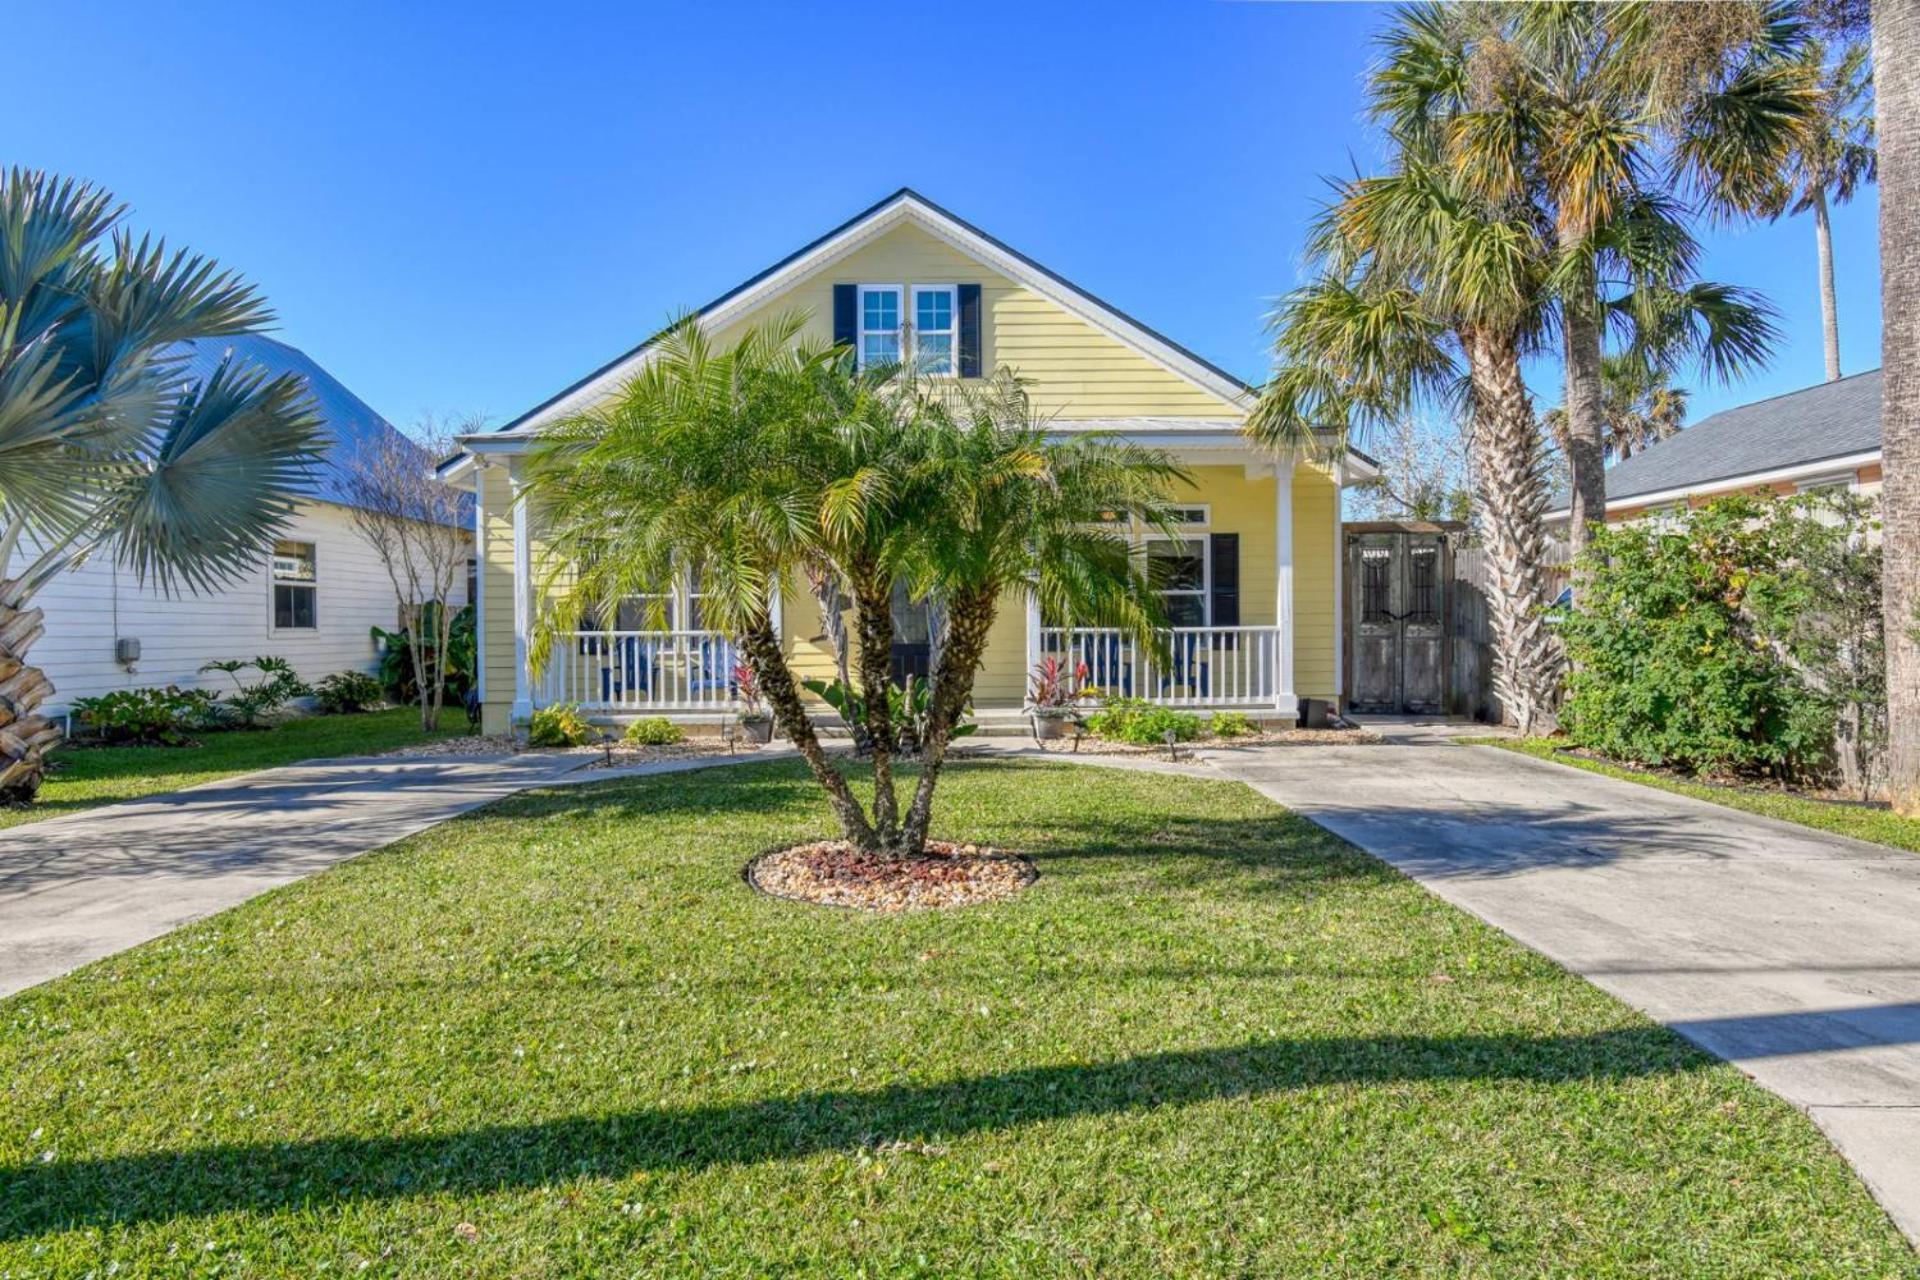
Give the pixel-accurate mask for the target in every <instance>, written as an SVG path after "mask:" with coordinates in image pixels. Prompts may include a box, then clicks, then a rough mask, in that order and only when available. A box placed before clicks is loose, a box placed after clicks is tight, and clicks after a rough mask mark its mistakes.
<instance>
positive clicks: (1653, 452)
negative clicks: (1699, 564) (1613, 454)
mask: <svg viewBox="0 0 1920 1280" xmlns="http://www.w3.org/2000/svg"><path fill="white" fill-rule="evenodd" d="M1879 449H1880V371H1879V370H1878V369H1871V370H1868V371H1867V372H1866V373H1856V374H1853V375H1852V376H1850V377H1846V378H1840V379H1837V380H1835V381H1833V382H1822V383H1819V384H1817V385H1815V386H1811V387H1803V388H1801V389H1800V390H1798V391H1789V392H1787V393H1785V394H1784V395H1777V396H1773V397H1770V398H1769V399H1766V400H1756V401H1754V402H1753V403H1752V404H1743V405H1738V406H1736V407H1734V408H1732V409H1722V410H1721V411H1720V412H1719V413H1716V414H1713V415H1712V416H1710V417H1706V418H1702V419H1701V420H1700V421H1699V422H1696V423H1695V424H1694V425H1692V426H1690V427H1688V428H1687V429H1686V430H1685V431H1682V432H1680V433H1679V434H1678V435H1674V436H1671V437H1669V438H1668V439H1665V440H1662V441H1661V442H1660V443H1659V444H1656V445H1653V446H1652V447H1651V448H1648V449H1647V450H1645V451H1644V452H1642V453H1636V454H1635V455H1633V456H1632V457H1631V458H1628V459H1627V460H1626V461H1625V462H1622V463H1620V464H1619V465H1618V466H1614V467H1609V468H1608V469H1607V473H1606V476H1607V503H1608V505H1612V504H1613V503H1616V502H1621V501H1624V500H1626V499H1630V498H1640V497H1646V496H1648V495H1651V494H1665V493H1668V492H1670V491H1673V490H1693V489H1702V488H1707V487H1709V486H1724V485H1726V484H1727V483H1728V482H1730V481H1737V480H1740V479H1742V478H1744V477H1747V476H1756V475H1762V474H1766V473H1769V472H1774V471H1782V470H1787V469H1791V468H1797V467H1809V466H1814V465H1816V464H1818V463H1821V462H1826V461H1829V460H1838V459H1841V458H1848V457H1853V456H1855V455H1858V454H1863V453H1877V452H1879ZM1569 504H1570V499H1569V497H1568V495H1567V494H1566V493H1564V492H1562V493H1558V494H1555V495H1554V499H1553V502H1552V503H1551V504H1550V505H1551V507H1552V509H1553V514H1558V513H1560V512H1562V511H1565V510H1566V509H1567V507H1568V506H1569Z"/></svg>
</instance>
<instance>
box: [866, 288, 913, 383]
mask: <svg viewBox="0 0 1920 1280" xmlns="http://www.w3.org/2000/svg"><path fill="white" fill-rule="evenodd" d="M870 293H890V294H892V295H893V300H894V309H893V314H894V319H895V321H896V325H895V327H894V328H892V329H869V328H867V295H868V294H870ZM907 305H908V301H907V289H906V286H905V285H899V284H863V285H860V286H859V287H858V289H857V290H856V294H855V297H854V311H855V313H856V314H855V317H854V320H855V324H854V346H853V353H854V356H855V359H856V362H857V363H858V365H859V367H860V368H862V369H864V368H866V367H867V335H868V334H888V333H890V334H892V335H893V340H894V345H895V347H896V349H897V350H898V351H899V353H900V359H901V361H902V362H903V363H904V362H905V361H906V359H907V356H908V352H907Z"/></svg>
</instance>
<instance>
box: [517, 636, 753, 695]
mask: <svg viewBox="0 0 1920 1280" xmlns="http://www.w3.org/2000/svg"><path fill="white" fill-rule="evenodd" d="M738 656H739V655H738V650H737V648H736V647H735V645H734V643H733V641H732V640H730V639H728V638H727V637H726V636H725V635H724V634H722V633H721V632H718V631H565V632H561V633H560V634H559V635H556V636H555V637H554V638H553V648H552V650H551V652H550V653H549V655H548V658H547V667H546V670H545V671H544V672H542V673H541V675H540V678H539V682H538V684H537V686H536V687H537V688H538V689H539V704H540V705H541V706H551V705H552V704H554V703H556V702H576V703H578V704H580V706H581V708H582V709H584V710H587V711H598V712H628V711H633V712H655V711H713V712H725V711H733V710H737V709H738V699H737V697H736V693H737V689H736V687H735V684H734V679H733V665H734V662H735V660H736V658H737V657H738Z"/></svg>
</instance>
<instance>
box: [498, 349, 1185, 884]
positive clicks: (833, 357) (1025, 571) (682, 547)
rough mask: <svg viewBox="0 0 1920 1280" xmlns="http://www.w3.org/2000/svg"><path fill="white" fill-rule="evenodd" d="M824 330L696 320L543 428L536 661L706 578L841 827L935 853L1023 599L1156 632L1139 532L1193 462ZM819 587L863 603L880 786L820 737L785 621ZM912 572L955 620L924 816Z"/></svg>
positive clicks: (919, 592) (860, 842) (706, 599)
mask: <svg viewBox="0 0 1920 1280" xmlns="http://www.w3.org/2000/svg"><path fill="white" fill-rule="evenodd" d="M804 327H805V321H804V318H803V317H800V316H787V317H783V318H779V319H776V320H773V321H769V322H767V323H766V324H763V325H760V326H757V327H755V328H753V329H751V330H749V331H748V332H747V333H746V334H745V335H744V336H743V337H742V338H741V339H740V340H739V341H738V342H737V343H736V344H734V345H732V346H730V347H727V348H724V349H722V348H719V347H716V346H715V345H714V344H713V343H712V342H711V341H710V339H709V338H708V337H707V336H706V335H705V334H704V333H703V332H702V331H701V329H700V327H699V325H698V323H697V322H696V321H687V322H684V323H682V324H680V325H678V326H676V327H675V328H674V329H673V330H672V331H670V332H669V333H668V334H667V335H665V336H664V337H663V338H662V339H661V340H660V341H659V342H658V343H657V344H656V346H655V348H654V350H653V352H652V356H651V359H650V360H649V363H648V365H647V367H646V369H645V371H644V372H643V373H642V374H641V375H640V376H639V377H638V378H636V379H635V380H634V381H633V382H632V383H630V384H629V385H628V386H627V387H626V388H625V390H624V391H623V392H622V393H621V394H620V395H619V396H618V397H617V398H615V399H614V400H613V401H612V402H611V403H609V404H608V405H606V406H604V407H602V408H599V409H596V410H594V411H592V412H589V413H587V414H583V415H580V416H579V417H576V418H574V419H572V420H569V421H567V422H563V423H561V424H558V425H557V426H556V427H555V428H554V429H552V430H551V431H549V432H548V433H546V434H545V435H544V436H543V438H542V440H541V441H540V442H539V444H538V445H537V446H536V448H535V449H534V451H533V454H532V456H531V458H530V460H529V463H528V468H527V475H526V482H527V487H526V490H525V493H526V500H527V501H528V502H530V503H531V514H532V516H533V518H534V521H535V523H536V525H537V527H538V529H539V535H538V536H539V538H540V541H541V545H542V547H543V548H544V555H545V563H544V568H543V572H542V587H543V590H542V596H543V598H544V599H545V600H546V601H547V602H548V604H547V607H546V609H545V611H544V613H543V616H542V618H541V620H540V626H539V629H538V632H537V635H536V643H535V646H534V653H533V659H534V661H535V662H536V663H539V662H544V661H545V658H546V655H547V653H548V651H549V650H550V648H551V645H552V643H553V637H554V636H555V635H557V634H561V633H564V632H567V631H570V630H572V629H573V628H574V627H576V626H577V625H578V624H579V622H580V620H581V619H582V618H583V617H585V616H587V615H589V614H597V615H598V616H611V615H612V612H613V610H614V609H615V608H616V607H617V606H618V605H619V604H620V603H621V602H622V601H625V600H628V599H631V598H634V597H649V598H653V599H656V600H657V599H659V597H660V593H661V590H662V584H664V583H670V582H672V581H674V580H675V579H676V578H678V577H679V576H681V575H685V574H697V575H698V576H699V579H700V583H701V590H702V593H703V597H702V598H703V605H704V608H705V611H706V615H707V619H708V623H709V625H711V626H714V627H716V628H718V629H720V630H722V631H725V632H728V633H729V634H731V635H732V636H733V637H734V638H735V640H736V641H737V642H738V643H739V645H740V647H741V651H742V653H743V654H744V656H745V659H746V661H747V662H748V664H749V665H750V666H751V667H752V669H753V671H754V674H755V675H756V677H757V678H758V681H759V685H760V688H761V691H762V694H763V695H764V696H765V697H766V699H767V701H768V703H769V705H770V707H771V709H772V711H773V714H774V719H775V722H776V724H777V725H778V727H779V729H780V731H781V732H782V733H783V734H784V735H785V736H786V737H787V738H788V739H790V740H791V741H792V742H793V743H794V744H795V745H796V746H797V747H798V748H799V750H800V752H801V754H802V755H803V756H804V757H805V759H806V761H807V764H808V767H809V768H810V769H811V771H812V773H813V776H814V778H815V779H816V780H817V781H818V782H819V784H820V786H821V787H822V788H823V789H824V790H825V792H826V794H827V797H828V800H829V803H830V805H831V807H832V809H833V812H834V815H835V817H836V819H837V820H838V822H839V825H840V828H841V833H842V835H843V837H844V838H845V839H847V840H848V841H850V842H852V843H853V844H855V845H857V846H859V847H861V848H863V849H867V850H873V851H879V852H885V853H895V854H917V853H919V852H920V851H921V850H922V849H923V848H924V846H925V843H926V838H927V830H928V825H929V823H930V821H931V817H932V806H933V797H934V792H935V789H936V787H937V785H938V781H939V776H940V770H941V766H942V763H943V762H944V758H945V752H946V747H947V743H948V740H949V739H950V737H951V735H952V732H953V729H954V728H955V727H956V726H957V724H958V723H959V721H960V719H961V717H962V714H963V712H964V710H965V708H966V706H967V703H968V701H969V700H970V698H971V696H972V692H973V682H974V679H975V676H976V674H977V673H978V671H979V668H980V664H981V662H982V661H983V659H984V657H985V645H986V639H987V635H988V633H989V632H990V631H991V629H992V625H993V622H994V619H995V617H996V616H997V613H998V610H999V608H1000V606H1001V604H1002V602H1003V601H1004V600H1005V599H1006V598H1007V597H1008V596H1009V595H1010V594H1011V593H1015V592H1017V591H1022V590H1029V591H1033V592H1036V593H1037V594H1038V595H1039V598H1040V600H1041V603H1042V605H1043V606H1044V607H1046V608H1048V609H1050V610H1051V611H1053V612H1055V613H1056V614H1058V615H1059V616H1069V617H1073V618H1076V619H1084V620H1086V621H1087V622H1089V623H1091V624H1094V625H1109V626H1123V627H1127V628H1129V629H1131V630H1133V631H1134V632H1135V633H1136V634H1138V635H1140V636H1141V637H1142V638H1143V640H1145V639H1146V638H1147V637H1148V635H1149V632H1150V628H1151V626H1152V624H1153V623H1154V621H1155V614H1154V610H1155V607H1156V605H1155V602H1156V600H1157V597H1156V596H1155V594H1154V593H1153V591H1152V589H1151V583H1150V582H1149V581H1148V579H1147V577H1146V574H1145V569H1144V565H1143V563H1142V562H1141V561H1140V560H1139V558H1138V557H1135V556H1133V555H1131V554H1130V553H1129V548H1128V544H1127V542H1126V541H1125V538H1124V536H1123V535H1122V534H1120V533H1119V532H1117V529H1119V528H1120V527H1124V526H1130V525H1132V524H1133V523H1135V522H1140V521H1144V522H1146V523H1148V524H1151V525H1156V526H1158V527H1160V528H1162V529H1164V530H1171V529H1172V528H1173V525H1172V523H1171V518H1170V515H1169V513H1168V507H1167V495H1168V487H1169V484H1170V482H1171V481H1172V480H1173V479H1174V478H1175V477H1176V476H1177V475H1178V474H1179V473H1178V471H1177V469H1175V468H1174V467H1173V465H1172V464H1171V463H1170V462H1168V461H1167V460H1166V459H1165V458H1164V457H1163V456H1162V455H1160V454H1157V453H1154V452H1152V451H1147V450H1140V449H1135V448H1132V447H1130V446H1126V445H1123V444H1118V443H1110V442H1105V441H1101V440H1093V439H1072V440H1058V439H1054V438H1051V437H1050V435H1049V433H1048V432H1047V430H1046V428H1045V424H1044V423H1042V422H1038V421H1036V420H1035V419H1034V418H1033V416H1032V414H1031V411H1030V409H1029V407H1028V404H1027V398H1026V396H1025V394H1024V393H1023V392H1022V391H1021V389H1020V387H1019V386H1018V384H1017V383H1015V382H1013V381H1012V380H1011V379H1010V378H1008V377H1006V376H1004V375H1002V376H999V377H996V378H994V379H992V380H990V382H989V383H988V384H987V385H986V386H985V387H983V388H981V389H962V388H960V387H958V386H956V385H954V384H952V383H951V382H950V381H949V382H944V383H943V382H936V381H934V380H921V379H917V378H915V377H914V376H913V375H912V373H911V371H909V370H904V369H879V370H858V369H855V368H854V367H853V360H852V356H851V353H849V352H845V351H835V350H832V349H829V348H825V347H819V346H814V345H810V344H809V343H807V342H806V341H805V340H804V338H803V331H804ZM1115 517H1118V523H1117V524H1116V522H1115ZM802 581H806V582H811V583H815V584H821V586H822V588H823V590H822V594H824V595H828V596H834V595H835V594H836V593H844V596H845V599H846V601H847V603H848V605H849V606H850V608H851V611H852V614H853V622H854V627H853V631H854V641H855V642H854V644H853V646H852V647H853V650H854V654H853V658H854V663H853V666H854V677H855V681H856V682H857V683H858V684H859V686H860V693H861V699H860V701H861V703H862V707H863V711H862V714H863V715H864V721H863V726H862V728H863V732H862V735H861V736H862V738H863V745H864V746H865V748H866V754H867V756H868V758H869V760H870V761H871V765H872V769H873V775H874V788H873V799H872V801H871V803H870V804H863V803H862V801H861V799H860V797H859V796H858V795H857V794H856V792H855V790H854V788H853V787H852V785H851V784H850V782H849V780H848V777H847V775H846V773H845V772H844V771H843V769H842V768H841V765H840V763H839V761H837V760H836V759H835V758H834V757H833V756H831V755H830V754H829V753H828V752H827V751H826V749H825V747H824V745H823V743H822V742H821V740H820V737H819V735H818V733H817V732H816V730H815V727H814V724H813V721H812V717H811V711H810V708H809V706H808V705H807V704H806V703H805V702H804V701H803V699H802V696H801V692H800V685H799V681H798V680H797V679H796V678H795V675H794V672H793V670H792V668H791V666H790V665H789V663H788V661H787V658H786V654H785V651H784V648H783V645H782V641H781V637H780V634H779V630H778V627H777V625H776V623H775V620H774V602H775V599H776V597H777V594H778V592H779V590H780V589H781V587H782V585H783V584H790V583H797V582H802ZM901 583H904V584H905V585H906V587H907V589H908V591H909V594H910V595H912V596H913V597H914V598H916V599H921V600H926V599H934V600H938V601H939V602H940V604H941V607H942V608H943V610H944V612H945V614H946V617H947V625H946V628H945V632H946V635H945V643H944V646H943V652H942V655H941V660H940V662H939V663H938V664H937V667H936V670H935V672H934V676H933V685H932V689H931V693H930V701H929V707H928V712H927V717H928V723H927V724H926V725H925V726H924V727H923V730H922V732H921V734H920V742H919V757H920V758H919V769H920V772H919V778H918V780H917V782H916V784H915V788H914V794H913V798H912V801H911V803H910V805H909V807H908V808H907V810H906V811H905V812H904V813H903V812H902V810H901V807H900V804H899V801H898V797H897V790H896V783H895V777H894V768H893V766H894V759H895V755H896V754H897V750H898V730H899V728H900V726H899V725H898V723H897V722H896V721H895V720H894V718H893V717H894V704H895V700H894V699H893V698H891V697H889V696H888V686H889V682H890V675H891V672H890V669H889V668H890V656H891V649H892V639H893V618H892V603H893V599H894V590H895V586H896V584H901ZM655 625H658V619H656V622H655Z"/></svg>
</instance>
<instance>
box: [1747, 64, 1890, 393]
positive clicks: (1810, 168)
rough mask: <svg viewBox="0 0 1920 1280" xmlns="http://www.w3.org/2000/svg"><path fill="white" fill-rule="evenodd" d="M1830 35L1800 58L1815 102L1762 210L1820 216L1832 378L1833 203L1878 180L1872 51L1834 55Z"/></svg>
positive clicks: (1824, 320)
mask: <svg viewBox="0 0 1920 1280" xmlns="http://www.w3.org/2000/svg"><path fill="white" fill-rule="evenodd" d="M1829 55H1830V49H1829V46H1828V45H1827V43H1826V42H1825V41H1823V40H1818V39H1815V40H1809V41H1807V44H1806V47H1805V49H1804V50H1803V51H1802V52H1801V55H1800V61H1801V66H1802V69H1803V74H1804V75H1805V77H1806V78H1807V79H1808V80H1809V81H1811V82H1813V83H1815V84H1817V85H1818V86H1819V96H1818V97H1817V99H1816V103H1815V107H1814V109H1813V111H1812V112H1810V113H1809V114H1808V116H1807V119H1806V121H1805V123H1804V125H1803V126H1802V128H1801V131H1800V133H1799V134H1798V136H1797V137H1796V138H1795V140H1794V145H1793V151H1792V155H1791V157H1790V158H1789V162H1788V165H1787V167H1786V169H1785V170H1784V171H1783V173H1782V176H1781V181H1780V183H1779V185H1778V187H1777V188H1776V189H1775V190H1773V191H1769V192H1768V193H1767V194H1766V197H1765V198H1764V199H1763V200H1762V201H1761V202H1760V204H1759V205H1758V206H1757V209H1756V211H1757V212H1759V213H1761V214H1763V215H1765V216H1767V217H1770V218H1778V217H1780V216H1782V215H1783V214H1788V213H1808V212H1811V213H1812V214H1813V233H1814V242H1815V244H1816V246H1817V247H1818V250H1819V255H1820V333H1821V338H1822V340H1823V346H1824V349H1825V352H1826V357H1827V381H1829V382H1831V381H1833V380H1834V379H1835V378H1838V377H1839V376H1840V315H1839V309H1838V303H1837V302H1836V300H1835V296H1834V285H1833V225H1832V221H1831V217H1830V209H1831V206H1832V205H1836V204H1845V203H1847V202H1848V201H1849V200H1851V199H1853V196H1854V193H1855V192H1856V191H1858V190H1859V189H1860V187H1861V185H1862V184H1864V183H1869V182H1872V181H1873V180H1874V173H1875V166H1876V160H1877V157H1876V155H1875V152H1874V142H1873V128H1874V124H1873V76H1872V73H1871V63H1870V59H1871V57H1872V53H1871V50H1870V49H1869V48H1868V46H1867V45H1866V44H1864V43H1861V42H1858V41H1856V42H1853V43H1850V44H1848V45H1846V46H1845V47H1844V48H1843V49H1842V50H1841V51H1840V54H1839V56H1838V57H1837V58H1832V59H1831V61H1829Z"/></svg>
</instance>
